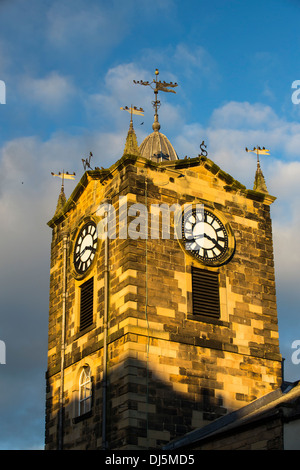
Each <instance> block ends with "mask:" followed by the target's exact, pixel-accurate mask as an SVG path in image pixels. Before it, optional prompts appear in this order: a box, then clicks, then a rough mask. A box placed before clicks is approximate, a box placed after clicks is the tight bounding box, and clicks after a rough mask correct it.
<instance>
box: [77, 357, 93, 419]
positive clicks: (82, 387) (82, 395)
mask: <svg viewBox="0 0 300 470" xmlns="http://www.w3.org/2000/svg"><path fill="white" fill-rule="evenodd" d="M78 405H79V409H78V414H79V416H82V415H84V414H86V413H88V412H89V411H91V409H92V377H91V369H90V367H89V366H84V367H83V369H82V372H81V374H80V378H79V403H78Z"/></svg>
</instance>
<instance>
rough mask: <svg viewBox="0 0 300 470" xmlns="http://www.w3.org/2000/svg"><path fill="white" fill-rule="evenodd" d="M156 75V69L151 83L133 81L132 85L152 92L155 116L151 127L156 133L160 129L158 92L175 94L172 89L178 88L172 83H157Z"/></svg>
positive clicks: (157, 73)
mask: <svg viewBox="0 0 300 470" xmlns="http://www.w3.org/2000/svg"><path fill="white" fill-rule="evenodd" d="M158 75H159V71H158V69H156V70H155V79H153V81H152V82H144V81H143V80H139V81H136V80H133V83H135V84H138V85H144V86H149V87H150V88H152V90H153V91H154V96H155V100H154V101H152V106H153V108H154V110H155V114H154V124H153V126H152V127H153V130H157V131H158V130H159V129H160V124H159V122H158V114H157V110H158V108H159V107H160V101H159V100H158V92H159V91H165V92H169V93H176V91H175V90H173V88H176V87H177V86H178V84H177V83H173V82H169V83H167V82H162V81H160V80H159V81H158V80H157V76H158Z"/></svg>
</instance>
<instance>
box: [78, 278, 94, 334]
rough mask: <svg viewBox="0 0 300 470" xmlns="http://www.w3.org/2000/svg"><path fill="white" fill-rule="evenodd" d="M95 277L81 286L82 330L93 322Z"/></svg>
mask: <svg viewBox="0 0 300 470" xmlns="http://www.w3.org/2000/svg"><path fill="white" fill-rule="evenodd" d="M93 292H94V278H93V277H91V279H89V280H88V281H86V282H85V283H84V284H82V286H81V288H80V331H82V330H84V329H85V328H87V327H88V326H90V325H92V323H93V301H94V295H93Z"/></svg>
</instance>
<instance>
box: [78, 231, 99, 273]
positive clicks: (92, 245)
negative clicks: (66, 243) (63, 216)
mask: <svg viewBox="0 0 300 470" xmlns="http://www.w3.org/2000/svg"><path fill="white" fill-rule="evenodd" d="M97 243H98V235H97V227H96V224H95V223H94V222H88V223H87V224H85V225H84V226H83V228H82V229H81V230H80V232H79V235H78V237H77V240H76V243H75V248H74V266H75V269H76V271H77V272H78V273H79V274H83V273H85V272H86V270H87V269H88V268H89V267H90V266H91V264H92V262H93V259H94V257H95V253H96V249H97Z"/></svg>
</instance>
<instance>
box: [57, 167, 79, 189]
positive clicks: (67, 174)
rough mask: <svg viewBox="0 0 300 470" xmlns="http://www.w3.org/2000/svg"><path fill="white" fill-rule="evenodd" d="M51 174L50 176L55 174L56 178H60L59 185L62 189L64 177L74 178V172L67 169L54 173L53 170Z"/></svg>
mask: <svg viewBox="0 0 300 470" xmlns="http://www.w3.org/2000/svg"><path fill="white" fill-rule="evenodd" d="M51 175H52V176H57V177H58V178H61V180H62V182H61V187H62V189H64V181H65V179H68V180H74V179H75V172H74V173H73V174H71V173H69V172H68V171H66V172H65V171H64V170H63V172H62V173H61V172H59V173H58V174H55V173H53V172H51Z"/></svg>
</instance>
